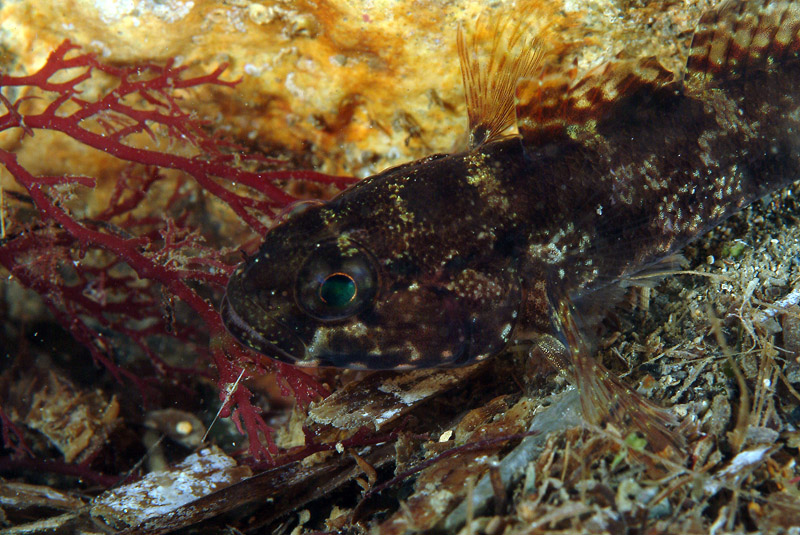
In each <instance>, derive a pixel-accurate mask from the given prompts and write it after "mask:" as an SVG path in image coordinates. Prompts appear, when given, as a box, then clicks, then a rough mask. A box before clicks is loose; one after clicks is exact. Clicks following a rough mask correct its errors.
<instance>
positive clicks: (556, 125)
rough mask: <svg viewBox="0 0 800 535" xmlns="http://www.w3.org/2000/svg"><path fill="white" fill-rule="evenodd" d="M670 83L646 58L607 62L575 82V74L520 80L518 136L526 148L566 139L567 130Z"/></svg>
mask: <svg viewBox="0 0 800 535" xmlns="http://www.w3.org/2000/svg"><path fill="white" fill-rule="evenodd" d="M674 79H675V75H674V74H673V73H672V72H670V71H669V70H667V69H666V68H664V67H663V66H662V65H661V63H659V62H658V60H657V59H656V58H654V57H649V58H643V59H639V60H616V61H613V62H610V63H606V64H604V65H601V66H600V67H597V68H595V69H592V70H590V71H589V72H588V73H586V74H585V75H584V76H583V77H582V78H580V79H579V80H578V81H577V82H575V81H574V73H572V76H569V75H565V74H553V75H550V76H547V77H544V78H540V79H526V80H523V81H522V82H521V83H520V84H519V86H518V87H517V105H516V115H517V117H518V120H517V122H518V128H519V133H520V134H521V135H522V137H523V138H524V139H525V141H526V143H528V144H534V145H535V144H539V143H543V142H547V141H552V140H554V139H557V138H558V137H559V136H566V135H568V134H569V132H570V131H571V127H583V126H586V125H588V124H590V123H591V122H597V121H601V120H602V119H603V118H605V117H608V116H609V115H610V114H611V113H612V110H614V109H615V108H616V107H617V106H619V105H620V103H621V102H622V101H623V100H625V99H626V98H628V97H633V96H635V95H636V94H645V93H652V92H655V91H658V90H664V89H665V88H666V86H667V85H668V84H669V83H670V82H672V81H673V80H674Z"/></svg>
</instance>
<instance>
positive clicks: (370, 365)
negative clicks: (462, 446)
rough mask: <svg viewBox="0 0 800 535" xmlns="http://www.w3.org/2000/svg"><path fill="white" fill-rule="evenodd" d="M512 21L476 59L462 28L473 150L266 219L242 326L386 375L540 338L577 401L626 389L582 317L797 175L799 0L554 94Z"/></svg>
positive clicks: (273, 341) (725, 12)
mask: <svg viewBox="0 0 800 535" xmlns="http://www.w3.org/2000/svg"><path fill="white" fill-rule="evenodd" d="M520 28H521V27H520V26H514V27H512V30H511V31H510V33H509V32H508V31H506V34H505V35H506V36H505V37H504V39H505V40H506V41H504V42H505V43H506V44H507V45H508V46H507V47H506V52H504V53H505V54H506V56H503V57H502V58H501V59H505V60H506V61H495V62H489V66H488V67H487V66H486V65H487V63H486V62H485V61H481V60H480V58H478V57H477V54H475V53H473V52H472V49H473V47H474V43H473V44H470V43H468V42H467V40H466V39H465V38H463V36H461V38H460V40H459V45H460V46H459V50H460V54H461V59H462V72H463V73H464V80H465V85H466V92H467V101H468V108H469V110H470V133H471V146H470V147H469V148H468V149H467V150H466V151H464V152H460V153H455V154H445V155H434V156H430V157H428V158H425V159H422V160H419V161H415V162H412V163H409V164H406V165H402V166H399V167H395V168H393V169H389V170H387V171H384V172H382V173H380V174H378V175H375V176H372V177H369V178H367V179H365V180H363V181H362V182H360V183H358V184H356V185H355V186H353V187H352V188H350V189H348V190H346V191H344V192H343V193H341V194H340V195H339V196H337V197H336V198H334V199H332V200H331V201H329V202H326V203H315V204H308V205H304V206H302V207H301V208H300V209H298V210H296V212H297V213H295V214H293V215H292V216H291V217H289V218H287V219H286V220H285V221H283V222H281V224H279V225H277V226H275V227H274V228H273V229H271V230H270V231H269V233H268V234H267V235H266V237H265V241H264V244H263V245H262V247H261V249H260V250H259V251H258V253H256V254H255V255H254V256H253V257H252V258H250V259H249V260H247V261H246V262H245V263H244V264H243V265H242V266H240V267H239V268H238V269H237V270H236V272H235V273H234V274H233V276H232V277H231V279H230V282H229V285H228V289H227V293H226V296H225V299H224V302H223V306H222V314H223V318H224V321H225V323H226V325H227V327H228V329H229V330H230V331H231V333H232V334H233V335H234V336H236V337H237V338H238V339H239V340H240V341H241V342H243V343H244V344H245V345H247V346H249V347H251V348H253V349H255V350H257V351H259V352H261V353H263V354H265V355H267V356H270V357H273V358H277V359H279V360H283V361H285V362H289V363H292V364H298V365H313V366H335V367H343V368H356V369H393V370H401V369H413V368H425V367H447V366H461V365H466V364H470V363H474V362H477V361H480V360H483V359H486V358H488V357H491V356H492V355H495V354H497V353H499V352H500V351H502V350H503V349H504V348H506V347H508V346H509V345H510V344H517V343H524V342H530V343H532V344H534V345H535V344H537V341H538V342H539V347H540V348H544V350H545V353H546V354H547V355H548V356H550V357H551V359H552V360H553V361H554V362H556V363H558V364H559V365H561V366H562V367H564V368H566V369H567V371H568V373H570V374H571V375H572V376H573V378H575V379H576V381H577V382H578V384H579V386H580V387H581V392H582V399H583V400H584V401H585V403H584V410H585V411H586V410H587V405H588V404H589V401H592V403H594V404H596V403H597V401H598V399H600V400H603V399H605V400H606V401H608V403H609V404H611V405H613V404H614V403H615V402H616V403H617V404H619V403H618V402H619V400H620V399H623V398H625V396H635V395H634V394H633V393H631V392H630V391H629V390H628V389H626V387H624V386H623V385H621V383H619V382H618V381H617V380H615V379H613V378H611V377H610V376H609V374H608V373H607V372H606V371H605V370H604V369H603V368H602V367H601V366H599V365H598V364H596V363H594V362H593V359H592V358H591V356H590V355H589V354H590V353H591V349H590V344H589V343H588V342H586V341H585V340H586V337H585V336H584V335H583V334H582V332H581V330H582V329H584V328H585V325H586V324H587V323H588V321H584V320H582V318H588V317H589V316H591V315H594V314H596V313H597V311H598V309H599V310H602V309H603V308H607V307H608V306H610V305H611V304H613V298H612V297H611V296H612V295H613V294H614V292H613V289H614V288H617V287H618V286H619V284H620V283H621V282H624V281H626V280H629V279H631V278H632V277H634V276H635V275H637V274H638V273H641V272H642V271H646V270H647V269H650V268H651V267H652V266H654V265H658V263H659V262H663V260H664V259H665V258H668V257H669V256H670V255H672V254H674V253H675V252H676V251H679V250H680V248H681V247H683V246H684V245H685V244H686V243H688V242H689V241H691V240H692V239H694V238H696V237H698V236H700V235H701V234H703V233H704V232H706V231H708V230H709V229H710V228H712V227H714V226H715V225H717V224H718V223H719V222H721V221H723V220H724V219H725V218H726V217H728V216H730V215H731V214H733V213H735V212H736V211H738V210H740V209H741V208H742V207H744V206H746V205H747V204H749V203H750V202H752V201H754V200H756V199H758V198H760V197H762V196H763V195H765V194H767V193H769V192H771V191H774V190H775V189H777V188H780V187H783V186H785V185H787V184H789V183H791V182H792V181H794V180H796V179H798V178H800V150H798V149H800V89H798V87H800V85H798V84H800V60H798V49H800V37H798V31H799V30H800V5H798V3H795V2H760V1H759V2H753V1H744V2H726V3H723V4H722V5H721V6H720V7H719V8H717V9H716V10H713V11H710V12H709V13H707V14H706V15H704V16H703V18H702V19H701V20H700V22H699V24H698V28H697V30H696V32H695V35H694V38H693V41H692V48H691V51H690V57H689V59H688V62H687V66H686V70H685V72H683V73H678V74H673V73H671V72H669V71H667V70H666V69H664V68H663V67H661V65H660V64H659V63H658V62H657V61H655V60H654V59H652V58H651V59H645V60H638V61H627V62H624V61H620V62H617V63H615V64H611V65H609V66H607V67H606V68H602V69H598V70H596V71H593V72H591V73H589V74H588V75H587V76H585V77H584V78H583V79H581V80H580V81H578V82H577V83H571V84H569V85H565V86H564V87H561V88H560V89H559V90H560V94H559V95H558V96H557V98H555V99H553V98H547V97H548V96H552V95H549V94H548V93H547V92H548V91H552V90H553V87H550V86H548V85H547V83H545V82H543V81H542V80H540V79H538V78H536V76H535V72H537V69H538V65H539V60H540V56H539V54H538V52H536V51H535V48H536V47H535V43H530V42H528V41H524V39H522V38H521V37H520V35H519V34H520V32H521V30H520ZM504 31H505V30H504V29H503V28H500V27H498V33H500V34H503V32H504ZM526 46H527V48H526ZM497 48H498V47H494V48H493V49H492V50H495V52H494V53H495V54H497V52H496V49H497ZM498 65H499V67H498ZM509 88H510V89H509ZM610 410H611V409H610V408H608V409H605V410H604V412H603V414H606V413H607V412H608V411H610ZM601 417H602V415H600V416H598V418H601ZM634 419H636V417H635V416H634Z"/></svg>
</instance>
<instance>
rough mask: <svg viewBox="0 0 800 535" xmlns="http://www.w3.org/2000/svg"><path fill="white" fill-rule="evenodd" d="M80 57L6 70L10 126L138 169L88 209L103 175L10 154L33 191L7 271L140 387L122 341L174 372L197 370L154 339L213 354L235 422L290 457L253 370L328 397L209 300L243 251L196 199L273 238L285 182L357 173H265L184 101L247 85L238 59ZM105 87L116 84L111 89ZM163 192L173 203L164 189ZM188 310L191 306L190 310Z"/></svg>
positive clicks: (304, 394)
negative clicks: (175, 361) (251, 381)
mask: <svg viewBox="0 0 800 535" xmlns="http://www.w3.org/2000/svg"><path fill="white" fill-rule="evenodd" d="M75 49H76V47H75V46H74V45H72V44H70V43H68V42H65V43H63V44H62V45H61V46H59V47H58V48H57V49H56V50H54V51H53V52H52V53H51V54H50V56H49V57H48V60H47V62H46V63H45V65H44V66H43V67H42V68H41V69H39V70H38V71H36V72H35V73H33V74H30V75H26V76H9V75H5V74H0V110H4V113H3V114H2V115H0V132H4V131H10V130H17V131H20V132H21V134H22V135H21V138H23V139H24V138H26V137H29V136H35V135H36V133H37V131H51V132H57V133H60V134H61V135H65V136H68V137H69V138H71V139H72V140H74V141H77V142H79V143H80V144H82V145H84V146H87V147H91V148H94V149H98V150H100V151H103V152H104V153H106V154H109V155H111V156H113V157H115V158H116V159H118V160H120V161H121V162H125V163H126V164H127V167H126V170H125V171H124V172H122V173H120V174H119V176H118V177H117V181H116V184H115V186H114V188H113V191H112V194H111V197H110V199H109V201H108V202H107V204H106V205H105V206H102V207H100V208H98V209H94V210H93V211H92V210H89V211H90V212H91V213H88V214H85V213H83V212H84V211H86V210H88V208H87V207H86V206H82V207H81V209H80V210H78V209H76V208H75V206H76V204H77V205H81V203H84V201H85V199H87V198H88V195H86V193H87V192H90V191H91V189H93V188H96V187H97V182H98V180H97V179H95V178H92V177H87V176H80V175H73V174H69V173H64V174H62V175H55V176H43V175H36V174H35V173H33V172H31V171H29V170H28V168H26V166H25V165H23V164H22V163H21V160H20V158H19V157H18V156H19V155H18V154H17V152H15V151H13V150H8V149H5V148H0V165H2V166H3V167H4V168H5V169H6V170H7V171H8V172H9V173H10V174H11V175H12V176H13V178H14V180H15V181H16V183H17V184H18V185H19V186H21V187H22V188H23V189H24V193H22V194H21V195H18V196H17V202H15V203H14V204H15V205H16V206H17V210H16V211H12V214H11V217H10V225H11V228H10V231H9V234H8V235H7V236H6V237H4V238H2V241H0V264H2V265H3V266H4V267H5V268H6V269H7V270H8V271H9V272H10V273H11V274H12V276H13V277H14V278H16V280H17V281H18V282H20V283H21V284H22V285H23V286H25V287H27V288H30V289H33V290H34V291H36V292H37V293H38V294H39V295H40V296H41V298H42V299H43V301H44V302H45V304H46V305H47V306H48V307H49V309H50V310H51V311H52V313H53V315H54V317H55V318H56V319H57V321H58V322H59V323H60V324H61V325H62V326H63V327H64V328H65V329H67V330H68V331H69V332H70V333H71V334H72V336H74V337H75V339H76V340H78V341H80V342H81V343H82V344H83V345H85V346H86V347H87V348H88V349H89V351H90V352H91V355H92V357H93V359H94V360H95V362H96V363H98V364H100V365H102V366H104V367H105V368H106V369H108V370H109V371H110V372H111V373H112V374H113V375H114V376H115V377H116V378H117V379H118V380H124V379H127V380H130V381H132V382H133V383H134V384H136V385H137V387H139V389H140V390H144V389H146V388H147V384H146V381H145V380H144V379H143V378H142V377H141V376H140V375H139V374H137V373H133V372H131V371H128V370H127V369H126V368H125V367H124V366H121V365H120V364H119V363H118V358H117V357H116V350H117V346H118V345H119V344H120V340H121V339H125V340H127V341H128V343H130V344H132V345H133V347H136V348H138V349H139V350H140V352H141V353H142V354H143V355H145V356H146V357H147V358H149V360H150V362H152V364H153V366H154V368H155V369H156V370H157V371H158V372H159V373H161V374H168V373H176V372H178V373H179V372H181V371H186V370H181V369H177V368H173V367H171V366H170V365H168V364H167V363H166V362H165V360H164V359H162V358H161V356H160V355H159V353H158V352H157V351H156V350H155V349H154V346H153V340H154V339H162V340H163V339H169V340H172V341H173V342H175V343H179V344H182V345H183V346H184V347H187V348H189V349H188V351H190V352H193V353H195V354H197V355H200V356H205V357H207V358H210V360H211V361H213V362H214V364H215V365H216V368H217V371H218V374H219V379H218V380H219V384H220V398H221V399H223V400H225V401H226V405H225V407H223V409H224V410H223V415H230V414H232V415H233V417H234V418H235V421H236V422H237V425H238V426H239V427H240V429H241V430H243V431H244V432H246V433H247V434H248V437H249V439H250V451H251V453H252V454H253V455H255V456H256V457H260V458H268V457H269V454H268V451H269V452H272V453H274V452H275V451H277V449H276V447H275V445H274V443H273V441H272V438H271V430H270V429H269V427H268V426H267V425H266V424H265V423H264V421H263V420H262V419H261V417H260V415H259V413H258V409H256V408H255V407H254V406H253V405H252V404H251V403H250V398H251V393H250V391H249V390H247V389H246V388H245V387H244V386H239V387H238V388H237V389H236V390H235V391H234V392H228V388H229V386H230V385H232V384H233V383H234V382H235V381H236V379H237V377H238V376H239V373H240V370H242V369H245V370H246V374H247V375H251V374H253V373H257V372H263V371H265V370H266V368H267V367H269V368H271V369H272V370H274V371H276V372H277V373H278V374H279V376H281V377H282V378H283V379H284V380H285V382H286V383H287V384H288V385H290V386H291V388H292V390H293V394H294V396H295V397H296V399H297V400H298V401H299V402H301V403H307V402H308V401H309V400H310V399H313V398H314V397H316V396H319V395H325V394H326V393H327V392H326V391H325V389H324V387H322V386H321V385H320V384H319V383H317V382H316V381H315V380H314V379H313V378H312V377H310V376H308V375H306V374H304V373H302V372H300V371H299V370H296V369H294V368H291V367H289V366H285V365H279V364H276V363H272V362H264V361H263V359H259V358H258V357H257V356H256V355H253V354H252V353H250V352H249V351H247V350H245V349H243V348H242V347H240V346H238V345H237V344H236V343H235V342H234V341H233V339H232V338H231V337H230V336H229V335H228V334H227V333H226V332H225V330H224V328H223V326H222V322H221V320H220V317H219V314H218V312H217V310H216V307H215V304H214V302H212V301H210V300H209V297H210V296H215V295H217V296H218V294H219V293H220V292H221V290H222V289H223V288H224V285H225V283H226V281H227V277H228V275H229V274H230V272H231V271H232V269H233V268H234V267H235V264H236V263H237V261H238V260H239V259H240V257H239V256H237V255H236V254H235V253H236V249H235V248H232V247H225V246H224V238H221V237H220V236H215V235H213V234H210V233H209V232H207V231H204V230H202V229H203V228H204V226H203V225H200V224H198V223H197V220H198V219H201V220H202V218H203V217H205V215H204V214H200V215H199V216H198V214H197V213H196V212H197V210H198V209H197V208H196V206H195V207H194V208H193V203H194V205H197V204H198V199H199V198H205V197H208V196H210V197H211V198H216V199H217V200H218V201H220V202H221V203H222V204H224V205H225V206H226V207H227V208H228V209H229V210H230V211H231V212H232V213H233V214H235V216H237V217H238V218H239V219H240V220H241V221H242V222H244V223H245V224H246V225H247V226H248V227H249V228H250V229H251V230H252V231H253V233H255V234H257V235H261V234H263V233H264V232H265V231H266V229H267V226H268V222H269V220H270V218H271V217H272V216H274V214H275V213H276V212H277V211H279V210H281V209H283V208H284V207H285V206H286V205H287V204H289V203H291V202H293V201H294V200H295V199H294V198H293V197H292V196H290V195H289V194H287V193H286V192H285V191H284V190H283V189H281V187H280V184H281V183H285V182H286V181H287V180H292V179H294V180H305V181H312V182H317V183H320V184H325V185H334V186H337V187H344V186H346V185H347V184H349V183H351V182H352V179H350V178H345V177H334V176H329V175H324V174H320V173H315V172H312V171H301V172H297V171H273V170H270V171H261V172H257V171H251V170H249V167H252V166H249V167H248V166H246V165H244V164H246V163H256V164H265V163H269V164H274V163H275V162H274V161H271V160H268V159H265V158H259V157H256V156H250V155H247V154H243V153H242V152H241V150H240V149H239V148H238V147H236V146H235V145H233V144H230V143H228V142H225V141H223V140H222V139H220V138H218V137H216V136H214V135H213V134H210V133H209V131H210V128H209V125H207V124H205V123H203V122H202V121H200V120H198V119H197V118H196V117H195V116H194V115H193V114H192V113H190V112H187V111H185V110H184V109H183V108H182V107H181V104H180V100H181V95H182V94H184V93H185V92H186V91H189V90H194V89H196V88H203V87H208V86H223V87H233V86H235V85H236V83H237V82H235V81H226V80H224V79H222V77H221V76H222V74H223V72H224V71H225V68H226V66H225V65H222V66H220V67H219V68H217V69H216V70H214V71H213V72H211V73H209V74H204V75H200V76H192V75H190V74H189V72H188V68H187V67H185V66H176V65H175V64H174V63H172V62H168V63H167V64H165V65H157V64H149V63H148V64H142V65H136V66H132V67H115V66H109V65H105V64H103V63H101V62H99V61H98V60H97V59H96V58H95V57H94V56H93V55H91V54H78V53H75V52H74V50H75ZM90 82H91V83H93V84H94V85H92V88H93V91H92V92H91V93H92V94H94V95H96V96H94V97H92V98H85V99H84V98H82V93H81V89H82V88H83V89H85V88H86V85H87V84H89V83H90ZM98 86H99V87H101V88H104V89H102V90H101V91H99V93H98V91H97V89H96V87H98ZM11 88H15V89H14V90H13V91H10V89H11ZM87 93H89V92H88V91H87ZM9 95H15V97H11V96H9ZM245 167H247V169H246V168H245ZM156 188H158V189H159V190H160V192H161V193H160V195H154V194H153V193H152V192H153V190H154V189H156ZM165 189H166V190H167V191H171V194H170V195H168V196H167V197H166V200H165V201H164V202H162V206H161V209H158V208H150V209H148V208H147V206H149V204H157V203H156V202H155V201H154V198H158V199H161V198H163V197H164V195H163V191H164V190H165ZM25 203H32V204H33V206H35V209H36V213H37V214H38V218H37V219H35V220H33V221H30V220H24V219H25V218H24V216H22V215H21V214H23V213H24V210H23V208H20V207H19V205H24V204H25ZM148 203H149V204H148ZM84 204H85V203H84ZM79 212H80V215H78V214H79ZM15 214H17V216H16V217H15ZM175 303H179V304H180V306H181V307H183V309H185V310H188V311H190V312H189V313H184V314H183V315H182V316H181V315H180V314H176V313H175V306H173V305H174V304H175ZM179 316H180V317H179ZM187 318H188V319H187ZM198 320H199V321H198ZM209 342H210V344H209ZM195 373H196V370H195ZM262 435H263V437H264V439H265V441H266V444H267V446H266V447H265V446H264V443H263V442H262V441H261V440H260V438H259V437H260V436H262Z"/></svg>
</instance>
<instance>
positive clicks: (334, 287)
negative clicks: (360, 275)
mask: <svg viewBox="0 0 800 535" xmlns="http://www.w3.org/2000/svg"><path fill="white" fill-rule="evenodd" d="M357 291H358V289H357V288H356V281H354V280H353V277H351V276H350V275H347V274H345V273H333V274H331V275H328V276H327V277H326V278H325V280H324V281H322V284H321V285H320V287H319V297H320V299H322V300H323V301H324V302H325V303H326V304H327V305H328V306H330V307H333V308H341V307H343V306H345V305H347V304H349V303H350V301H352V300H353V299H354V298H355V296H356V292H357Z"/></svg>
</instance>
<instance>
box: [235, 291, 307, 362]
mask: <svg viewBox="0 0 800 535" xmlns="http://www.w3.org/2000/svg"><path fill="white" fill-rule="evenodd" d="M229 294H230V289H229V291H227V292H225V296H224V297H223V298H222V305H221V306H220V315H221V316H222V323H223V324H224V325H225V328H226V329H227V330H228V332H229V333H230V334H231V335H233V337H234V338H236V339H237V340H238V341H239V342H241V343H242V344H244V345H245V346H247V347H249V348H251V349H253V350H255V351H258V352H259V353H261V354H263V355H266V356H267V357H270V358H273V359H276V360H279V361H281V362H286V363H289V364H302V362H301V360H302V358H303V356H304V355H305V354H306V346H305V344H304V343H303V342H302V340H301V339H300V337H299V336H297V334H295V333H294V332H293V331H292V330H291V329H290V328H289V327H288V326H286V325H284V324H283V323H281V322H280V321H278V320H277V319H275V318H274V317H272V315H271V314H269V313H267V311H265V310H264V309H263V307H261V306H260V305H259V304H258V303H257V302H255V300H253V299H251V298H249V297H242V296H241V295H239V296H237V298H236V300H237V301H239V303H240V306H239V308H238V309H237V307H236V306H234V304H233V302H232V300H231V296H230V295H229Z"/></svg>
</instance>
